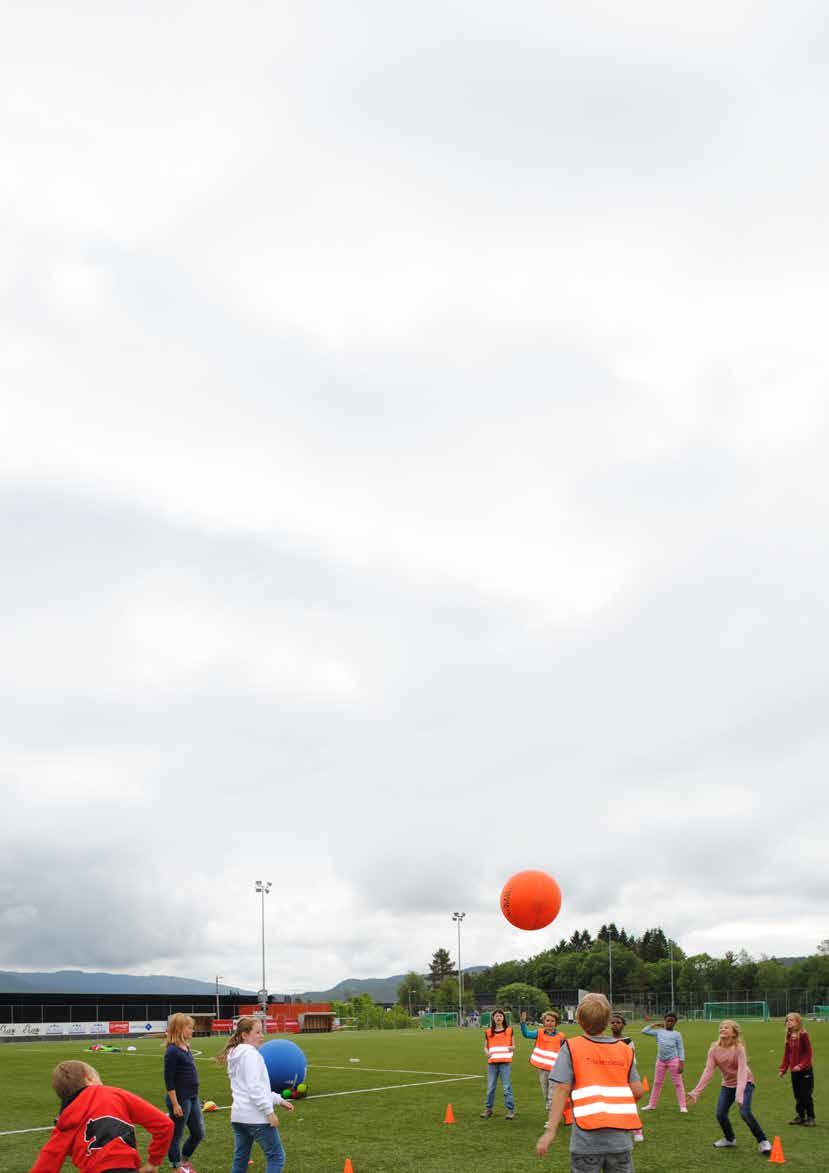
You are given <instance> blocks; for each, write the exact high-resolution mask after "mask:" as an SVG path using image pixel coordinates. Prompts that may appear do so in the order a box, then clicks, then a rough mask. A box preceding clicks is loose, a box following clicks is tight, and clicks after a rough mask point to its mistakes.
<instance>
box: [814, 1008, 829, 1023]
mask: <svg viewBox="0 0 829 1173" xmlns="http://www.w3.org/2000/svg"><path fill="white" fill-rule="evenodd" d="M812 1018H818V1019H823V1020H825V1019H829V1006H813V1007H812Z"/></svg>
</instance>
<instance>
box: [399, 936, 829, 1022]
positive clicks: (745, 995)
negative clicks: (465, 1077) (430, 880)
mask: <svg viewBox="0 0 829 1173" xmlns="http://www.w3.org/2000/svg"><path fill="white" fill-rule="evenodd" d="M609 951H610V952H611V953H612V963H613V989H614V991H615V992H616V993H617V995H618V993H619V992H620V991H635V992H636V993H638V994H647V993H649V992H654V993H655V992H663V991H667V990H668V989H669V988H670V984H671V961H672V960H673V979H674V992H675V996H676V1000H677V1002H678V1003H680V1004H683V1005H686V1006H692V1005H695V1006H701V1005H702V1003H703V1002H704V1001H715V1000H720V999H723V1000H724V999H725V998H726V996H727V997H728V998H729V999H730V1000H734V1001H738V1000H744V999H745V1000H748V999H753V998H756V999H761V998H762V999H764V1000H769V1001H771V1000H772V999H773V998H775V997H777V996H779V995H781V994H782V993H783V992H784V991H786V990H800V991H802V999H803V1003H804V1005H805V1004H809V1006H810V1007H811V1004H816V1003H820V1004H826V1003H829V939H828V940H825V941H822V942H821V944H820V945H819V946H818V947H817V949H816V951H815V952H814V953H813V954H812V955H810V956H808V957H805V958H802V959H799V960H796V961H793V962H791V963H787V964H785V965H784V964H783V963H782V962H781V961H779V960H778V959H777V958H775V957H766V956H762V957H760V958H759V959H755V958H753V957H751V956H750V955H749V954H748V953H747V952H746V951H745V950H742V949H741V950H739V951H737V952H735V951H733V950H729V951H728V952H726V953H725V954H724V956H722V957H712V956H711V955H710V954H708V953H696V954H692V955H686V953H685V951H684V950H683V949H682V947H681V946H680V945H679V944H678V943H677V942H676V941H673V940H671V939H670V938H668V937H667V936H666V934H665V932H664V930H663V929H662V928H661V927H656V928H650V929H646V930H645V932H644V933H642V934H641V936H637V935H636V934H635V933H628V932H626V931H625V929H624V928H617V926H616V925H615V924H613V923H611V924H607V925H602V926H601V928H600V929H599V931H598V932H597V933H596V935H595V937H593V936H591V934H590V932H589V931H588V930H587V929H582V930H580V931H579V930H577V931H576V932H574V933H573V935H572V936H571V937H570V939H569V940H565V939H564V938H562V939H561V940H560V941H559V942H558V944H557V945H555V946H553V947H552V948H550V949H545V950H543V951H542V952H540V953H537V954H535V955H534V956H532V957H528V958H526V959H522V960H512V961H502V962H499V963H497V964H496V965H491V966H488V967H487V968H486V969H483V970H481V971H479V972H477V973H468V972H464V974H463V1005H464V1010H467V1011H469V1010H473V1009H475V1008H476V1007H477V1006H479V1005H480V1004H481V1002H483V1001H485V1002H487V1003H492V1002H494V1001H495V1000H496V999H499V996H500V995H501V994H502V993H503V991H504V990H505V988H506V987H510V986H514V985H515V984H519V985H521V986H524V987H528V988H529V989H531V990H533V991H535V992H536V994H537V993H538V992H539V991H540V992H541V993H543V994H544V995H545V998H546V1000H547V1005H549V1004H550V1000H551V999H552V1000H553V1001H555V994H556V992H557V991H561V990H565V989H566V990H576V989H585V990H596V991H598V992H601V993H608V992H609V984H610V983H609V976H610V975H609V964H608V953H609ZM397 996H398V1004H399V1006H400V1007H401V1008H402V1009H404V1010H407V1011H409V1010H411V1012H412V1013H417V1012H418V1011H419V1010H422V1009H424V1008H427V1007H428V1008H431V1009H435V1010H450V1011H451V1010H457V1008H458V976H457V969H456V967H455V966H454V965H453V962H452V957H451V953H450V951H449V950H448V949H443V948H441V949H437V950H436V951H435V953H434V954H433V955H432V960H431V962H430V964H429V967H428V971H427V972H426V973H425V974H418V973H415V972H414V971H412V972H410V973H408V974H407V975H406V977H405V978H404V979H403V981H402V982H401V983H400V985H399V987H398V990H397ZM524 1000H525V1001H526V1000H527V998H526V997H525V999H524ZM529 1002H530V1008H533V1007H534V1006H535V1004H536V1002H538V1004H539V1005H540V1007H541V1008H542V1009H543V1008H544V1005H543V1000H541V1001H539V1000H538V999H537V998H536V997H535V995H533V996H532V997H531V998H529Z"/></svg>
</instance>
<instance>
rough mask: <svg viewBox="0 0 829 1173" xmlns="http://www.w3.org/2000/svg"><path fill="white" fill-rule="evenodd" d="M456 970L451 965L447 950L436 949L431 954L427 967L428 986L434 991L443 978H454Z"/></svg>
mask: <svg viewBox="0 0 829 1173" xmlns="http://www.w3.org/2000/svg"><path fill="white" fill-rule="evenodd" d="M456 972H457V971H456V969H455V967H454V965H453V964H452V958H451V957H450V956H449V950H448V949H437V950H436V951H435V952H434V953H433V954H432V961H431V963H430V965H429V985H430V986H431V987H432V989H433V990H436V989H437V988H438V986H439V985H440V983H441V982H442V981H443V979H444V978H448V977H454V976H455V974H456Z"/></svg>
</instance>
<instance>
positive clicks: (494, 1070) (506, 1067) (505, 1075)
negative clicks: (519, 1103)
mask: <svg viewBox="0 0 829 1173" xmlns="http://www.w3.org/2000/svg"><path fill="white" fill-rule="evenodd" d="M511 1073H512V1064H511V1063H487V1065H486V1107H487V1108H488V1109H489V1111H490V1112H491V1111H492V1105H493V1104H494V1103H495V1085H496V1084H497V1083H498V1080H499V1079H500V1081H501V1086H502V1087H503V1090H504V1104H505V1105H506V1109H507V1111H508V1112H514V1111H515V1097H514V1096H513V1094H512V1080H511V1078H510V1076H511Z"/></svg>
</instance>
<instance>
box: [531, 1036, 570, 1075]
mask: <svg viewBox="0 0 829 1173" xmlns="http://www.w3.org/2000/svg"><path fill="white" fill-rule="evenodd" d="M563 1042H564V1035H562V1034H554V1035H547V1034H545V1033H544V1031H543V1030H539V1032H538V1034H537V1036H536V1039H535V1047H534V1048H533V1053H532V1054H531V1055H530V1063H532V1065H533V1067H540V1068H541V1070H542V1071H552V1070H553V1068H554V1067H555V1065H556V1059H557V1058H558V1053H559V1051H560V1050H561V1044H562V1043H563Z"/></svg>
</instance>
